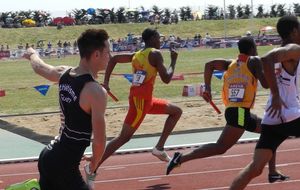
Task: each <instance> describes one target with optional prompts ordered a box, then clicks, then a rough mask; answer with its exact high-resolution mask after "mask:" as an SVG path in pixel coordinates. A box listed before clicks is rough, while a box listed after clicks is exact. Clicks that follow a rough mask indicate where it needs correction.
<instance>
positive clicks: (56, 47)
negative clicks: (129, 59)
mask: <svg viewBox="0 0 300 190" xmlns="http://www.w3.org/2000/svg"><path fill="white" fill-rule="evenodd" d="M245 35H246V36H252V34H251V32H250V31H247V32H246V33H245ZM240 37H241V36H236V37H227V38H226V40H225V39H224V38H218V37H212V36H211V35H210V34H209V33H206V34H205V36H204V37H202V36H201V34H199V33H197V34H195V36H194V37H192V38H181V37H180V36H175V35H173V34H171V35H168V36H165V35H161V49H168V48H169V47H170V46H171V45H173V46H174V47H175V48H187V49H192V48H224V47H236V45H237V41H238V40H239V38H240ZM252 37H253V38H254V39H255V41H256V43H257V45H270V44H279V43H280V38H279V37H278V36H277V35H266V34H265V33H262V34H261V33H259V34H258V35H257V36H252ZM110 44H111V50H112V51H113V52H120V51H129V52H134V51H137V50H139V49H141V48H143V47H144V45H145V44H144V42H143V41H142V37H141V36H140V35H135V34H132V33H128V34H127V35H126V36H125V37H124V38H118V39H111V40H110ZM28 47H33V48H35V49H37V51H38V52H39V54H40V55H41V56H49V57H51V56H54V57H55V56H56V57H58V58H60V57H62V56H66V55H72V54H78V47H77V42H76V41H73V42H70V41H63V40H58V41H56V42H50V41H48V42H47V41H45V40H39V41H38V42H37V43H36V44H29V43H26V44H24V45H23V44H19V45H18V46H17V48H15V49H13V48H12V49H10V48H9V45H8V44H6V45H4V44H1V49H0V58H3V57H6V58H20V57H22V54H23V52H24V51H25V50H26V49H27V48H28Z"/></svg>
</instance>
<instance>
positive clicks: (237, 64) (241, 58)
mask: <svg viewBox="0 0 300 190" xmlns="http://www.w3.org/2000/svg"><path fill="white" fill-rule="evenodd" d="M238 47H239V51H240V54H239V55H238V57H237V59H235V60H226V59H215V60H212V61H210V62H208V63H206V64H205V71H204V81H205V91H204V93H203V98H204V99H205V100H206V101H207V102H209V101H211V99H212V97H211V88H210V85H211V78H212V74H213V71H214V70H218V71H225V74H224V84H223V90H222V99H223V103H224V104H225V107H226V110H225V119H226V126H225V127H224V129H223V132H222V134H221V135H220V137H219V139H218V140H217V142H216V143H209V144H205V145H203V146H200V147H199V148H197V149H194V150H193V151H191V152H189V153H186V154H184V155H183V154H181V153H179V152H175V154H174V156H173V158H172V160H171V161H170V162H169V164H168V166H167V174H169V173H170V172H171V171H172V170H173V168H175V167H176V166H178V165H180V164H182V163H184V162H187V161H189V160H193V159H197V158H206V157H210V156H215V155H219V154H224V153H225V152H226V151H227V150H228V149H230V148H231V147H232V146H233V145H234V144H236V142H237V141H238V140H239V138H240V137H241V136H242V135H243V133H244V132H245V130H247V131H250V132H256V133H260V132H261V118H259V117H257V116H256V115H254V114H251V113H250V108H252V107H253V105H254V100H255V95H256V89H257V80H259V81H260V83H261V85H262V86H263V87H264V88H268V84H267V82H266V79H265V77H264V74H263V72H262V65H261V61H260V59H259V58H258V57H256V55H257V50H256V44H255V42H254V40H253V39H252V38H251V37H244V38H242V39H240V40H239V42H238ZM287 178H288V177H287V176H284V175H283V174H281V173H280V172H279V171H277V170H276V166H275V154H274V156H273V158H272V160H271V161H270V162H269V176H268V179H269V182H270V183H273V182H275V181H277V180H286V179H287Z"/></svg>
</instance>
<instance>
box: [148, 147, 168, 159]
mask: <svg viewBox="0 0 300 190" xmlns="http://www.w3.org/2000/svg"><path fill="white" fill-rule="evenodd" d="M152 155H153V156H156V157H157V158H158V159H160V160H161V161H164V162H169V161H170V160H171V158H170V157H169V155H168V154H167V153H166V151H164V150H158V149H157V148H156V147H154V148H153V150H152Z"/></svg>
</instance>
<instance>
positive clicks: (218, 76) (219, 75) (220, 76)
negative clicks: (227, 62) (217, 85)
mask: <svg viewBox="0 0 300 190" xmlns="http://www.w3.org/2000/svg"><path fill="white" fill-rule="evenodd" d="M223 74H224V72H223V71H214V72H213V75H214V76H215V77H217V78H218V79H220V80H221V79H222V77H223Z"/></svg>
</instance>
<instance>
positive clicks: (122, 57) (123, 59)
mask: <svg viewBox="0 0 300 190" xmlns="http://www.w3.org/2000/svg"><path fill="white" fill-rule="evenodd" d="M133 56H134V53H131V54H119V55H114V56H112V57H111V58H110V60H109V62H108V64H107V67H106V71H105V76H104V82H103V86H104V88H105V89H106V90H107V91H109V90H110V89H109V79H110V76H111V73H112V71H113V70H114V68H115V66H116V64H117V63H129V62H131V60H132V57H133Z"/></svg>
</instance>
